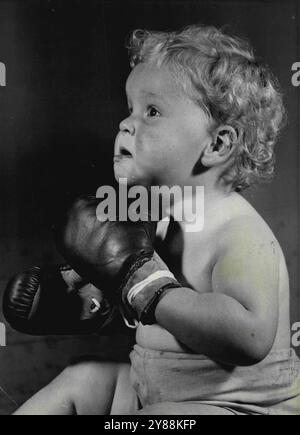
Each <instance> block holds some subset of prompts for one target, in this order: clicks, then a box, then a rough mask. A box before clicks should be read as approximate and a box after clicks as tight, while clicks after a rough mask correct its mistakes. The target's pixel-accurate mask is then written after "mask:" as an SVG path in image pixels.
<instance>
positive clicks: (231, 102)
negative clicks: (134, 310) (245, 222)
mask: <svg viewBox="0 0 300 435" xmlns="http://www.w3.org/2000/svg"><path fill="white" fill-rule="evenodd" d="M128 49H129V54H130V65H131V67H132V68H134V67H135V66H136V65H138V64H139V63H154V64H156V65H157V66H159V67H160V66H167V67H168V68H169V70H170V72H171V73H173V75H174V79H175V80H177V81H178V84H179V85H180V86H182V87H183V90H184V92H186V93H187V94H188V95H189V97H191V98H192V99H193V100H194V101H196V102H197V103H198V104H199V105H201V107H202V108H203V109H204V110H205V111H206V113H207V115H208V116H209V118H210V119H211V120H212V121H214V122H213V125H214V128H216V127H218V126H221V125H230V126H231V127H233V128H234V129H235V130H236V132H237V133H238V143H237V146H236V150H235V164H234V165H233V166H232V167H231V168H230V170H229V171H228V173H227V174H226V179H227V181H228V182H230V183H232V187H233V189H234V190H236V191H241V190H244V189H246V188H247V187H249V186H250V185H252V184H253V183H255V182H265V181H269V180H270V179H272V176H273V174H274V166H275V153H274V146H275V143H276V140H277V138H278V134H279V132H280V130H281V128H282V127H283V125H284V122H285V120H286V115H285V108H284V105H283V99H282V94H281V92H280V90H279V85H278V83H277V80H276V79H275V77H274V76H273V75H272V73H271V72H270V71H269V69H268V68H267V67H266V66H264V65H262V64H260V63H258V62H257V60H256V58H255V55H254V51H253V49H252V48H251V46H250V44H249V43H248V42H247V41H245V40H242V39H240V38H238V37H235V36H230V35H228V34H227V33H225V32H224V31H223V30H219V29H217V28H215V27H208V26H202V25H194V26H189V27H187V28H185V29H183V30H182V31H178V32H158V31H147V30H140V29H139V30H135V31H134V32H133V34H132V35H131V37H130V39H129V43H128Z"/></svg>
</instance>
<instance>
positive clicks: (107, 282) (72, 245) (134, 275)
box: [57, 197, 180, 324]
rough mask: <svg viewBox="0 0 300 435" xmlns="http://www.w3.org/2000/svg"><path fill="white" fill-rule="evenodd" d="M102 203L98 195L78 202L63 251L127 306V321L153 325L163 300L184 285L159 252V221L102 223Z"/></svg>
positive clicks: (61, 235) (62, 236)
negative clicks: (159, 304)
mask: <svg viewBox="0 0 300 435" xmlns="http://www.w3.org/2000/svg"><path fill="white" fill-rule="evenodd" d="M99 203H100V200H99V199H97V198H95V197H86V198H80V199H79V200H77V201H76V202H75V204H74V205H73V207H72V208H71V209H70V211H69V213H68V215H67V217H66V220H65V223H64V225H62V227H61V229H60V231H59V232H58V234H57V242H58V247H59V249H60V251H61V253H62V255H63V256H64V257H65V259H66V260H67V261H68V262H69V263H70V264H71V265H72V267H73V268H74V270H76V271H77V272H78V273H79V274H80V275H81V276H83V277H85V278H86V279H88V280H89V281H90V282H92V283H93V284H94V285H95V286H96V287H100V288H101V289H103V291H104V293H105V296H106V297H107V299H109V300H110V301H111V302H112V303H117V304H119V305H120V306H121V307H122V308H123V311H125V316H126V317H127V319H130V320H131V321H132V319H134V320H135V321H141V322H142V323H143V324H153V323H155V316H154V313H155V308H156V305H157V303H158V301H159V300H160V298H161V297H162V296H163V295H164V294H165V292H166V291H167V290H169V289H170V288H178V287H180V284H179V283H178V281H177V280H176V278H175V277H174V275H173V274H172V273H171V272H170V270H169V269H168V267H167V265H166V264H165V263H164V262H163V261H162V260H161V258H160V257H159V256H158V254H157V253H156V252H155V251H154V248H153V241H154V239H155V235H156V222H152V221H151V219H150V218H149V219H148V221H139V222H132V221H129V220H128V221H126V222H123V221H122V222H121V221H120V220H117V221H111V220H106V221H102V218H101V219H100V218H99V213H98V211H97V210H98V205H99ZM97 213H98V216H97Z"/></svg>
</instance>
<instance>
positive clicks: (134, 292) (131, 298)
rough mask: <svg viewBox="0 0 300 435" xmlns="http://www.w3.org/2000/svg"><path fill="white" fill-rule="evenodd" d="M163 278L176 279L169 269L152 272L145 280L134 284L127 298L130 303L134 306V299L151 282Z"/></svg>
mask: <svg viewBox="0 0 300 435" xmlns="http://www.w3.org/2000/svg"><path fill="white" fill-rule="evenodd" d="M162 278H169V279H173V280H174V281H176V278H175V276H174V275H173V273H172V272H170V271H169V270H158V271H157V272H154V273H152V275H150V276H148V277H147V278H146V279H144V280H143V281H141V282H139V283H138V284H136V285H134V286H133V287H132V288H131V289H130V290H129V292H128V295H127V300H128V303H129V305H131V306H132V304H133V301H134V299H135V298H136V296H137V295H138V294H139V293H140V292H141V291H143V290H144V289H145V287H147V286H148V285H149V284H152V283H153V282H154V281H158V280H160V279H162Z"/></svg>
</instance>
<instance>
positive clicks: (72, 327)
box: [3, 266, 121, 335]
mask: <svg viewBox="0 0 300 435" xmlns="http://www.w3.org/2000/svg"><path fill="white" fill-rule="evenodd" d="M3 314H4V316H5V318H6V320H7V321H8V323H9V324H10V325H11V326H12V327H13V328H14V329H16V330H17V331H20V332H23V333H26V334H30V335H73V334H86V333H92V332H99V331H100V330H103V331H104V330H105V328H106V327H108V326H109V325H110V324H111V323H112V321H113V319H114V318H115V317H116V309H115V308H111V306H110V305H109V304H108V302H107V301H106V300H105V299H104V297H103V293H102V292H101V291H100V290H99V289H98V288H96V287H95V286H93V285H92V284H90V283H88V282H87V281H84V280H83V279H82V278H81V277H80V276H79V275H78V274H77V273H76V272H75V271H74V270H73V269H72V268H71V267H70V266H50V267H44V268H41V267H33V268H31V269H29V270H27V271H26V272H24V273H21V274H19V275H17V276H15V277H14V278H12V279H11V280H10V282H9V283H8V285H7V288H6V290H5V292H4V299H3ZM120 317H121V316H120Z"/></svg>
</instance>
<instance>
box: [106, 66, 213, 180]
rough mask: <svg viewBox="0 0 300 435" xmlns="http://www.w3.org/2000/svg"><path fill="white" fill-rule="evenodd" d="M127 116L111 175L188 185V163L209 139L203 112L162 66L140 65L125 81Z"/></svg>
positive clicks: (189, 175)
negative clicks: (128, 113) (128, 112)
mask: <svg viewBox="0 0 300 435" xmlns="http://www.w3.org/2000/svg"><path fill="white" fill-rule="evenodd" d="M126 91H127V97H128V105H129V110H130V116H129V117H128V118H127V119H125V120H124V121H122V122H121V124H120V132H119V134H118V136H117V138H116V142H115V159H114V170H115V176H116V179H117V180H119V179H120V178H127V179H128V184H129V185H133V184H134V185H139V184H140V185H144V186H151V185H158V186H162V185H166V186H173V185H181V186H184V185H191V184H192V178H193V177H192V173H193V168H194V166H195V164H196V163H197V161H198V160H199V158H200V155H201V152H202V150H203V148H204V146H205V145H207V144H208V143H210V142H211V136H210V134H209V121H208V119H207V117H206V115H205V114H204V111H203V110H202V109H201V108H200V107H199V106H198V105H196V103H194V102H193V101H192V100H191V99H189V98H188V97H187V96H185V95H184V94H183V92H182V91H180V89H179V86H178V85H177V84H176V82H175V80H174V77H173V76H172V75H171V73H170V72H169V71H168V70H167V69H166V68H164V69H159V68H158V67H156V66H154V65H150V64H140V65H138V66H137V67H135V68H134V70H133V71H132V72H131V74H130V75H129V78H128V80H127V85H126Z"/></svg>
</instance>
